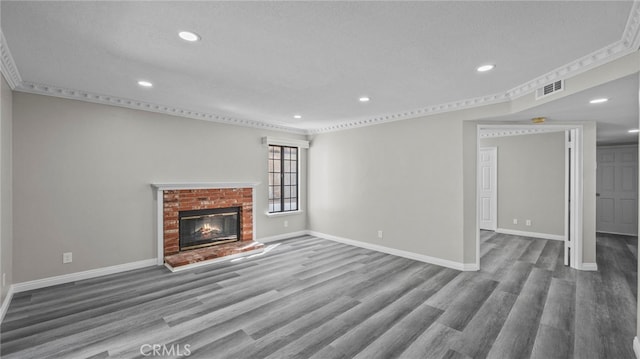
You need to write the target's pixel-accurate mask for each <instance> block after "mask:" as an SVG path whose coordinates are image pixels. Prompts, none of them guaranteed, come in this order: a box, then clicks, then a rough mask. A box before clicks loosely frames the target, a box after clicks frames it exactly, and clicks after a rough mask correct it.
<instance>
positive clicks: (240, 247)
mask: <svg viewBox="0 0 640 359" xmlns="http://www.w3.org/2000/svg"><path fill="white" fill-rule="evenodd" d="M263 247H264V244H262V243H260V242H256V241H241V242H234V243H225V244H220V245H216V246H211V247H206V248H199V249H193V250H189V251H183V252H180V253H177V254H172V255H169V256H166V257H164V262H165V263H166V264H168V265H169V266H171V267H172V268H177V267H180V266H184V265H188V264H193V263H198V262H203V261H208V260H211V259H216V258H220V257H225V256H230V255H233V254H239V253H243V252H248V251H253V250H256V249H261V248H263Z"/></svg>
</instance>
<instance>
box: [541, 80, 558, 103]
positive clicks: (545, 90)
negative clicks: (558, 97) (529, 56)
mask: <svg viewBox="0 0 640 359" xmlns="http://www.w3.org/2000/svg"><path fill="white" fill-rule="evenodd" d="M562 90H564V81H562V80H558V81H556V82H552V83H550V84H547V85H545V86H543V87H540V88H539V89H537V90H536V100H538V99H541V98H543V97H546V96H549V95H551V94H552V93H556V92H559V91H562Z"/></svg>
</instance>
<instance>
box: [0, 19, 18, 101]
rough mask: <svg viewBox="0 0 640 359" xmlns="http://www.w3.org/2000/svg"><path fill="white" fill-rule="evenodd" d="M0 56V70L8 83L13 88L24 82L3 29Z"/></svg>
mask: <svg viewBox="0 0 640 359" xmlns="http://www.w3.org/2000/svg"><path fill="white" fill-rule="evenodd" d="M0 56H1V62H0V71H2V75H4V78H5V79H6V80H7V83H9V87H11V89H12V90H13V89H15V88H16V87H17V86H18V85H19V84H20V83H22V77H20V73H19V72H18V67H17V66H16V63H15V61H14V60H13V56H12V55H11V51H9V46H7V40H6V39H5V38H4V33H3V32H2V29H0Z"/></svg>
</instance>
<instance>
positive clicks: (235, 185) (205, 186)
mask: <svg viewBox="0 0 640 359" xmlns="http://www.w3.org/2000/svg"><path fill="white" fill-rule="evenodd" d="M259 184H260V182H184V183H152V184H151V187H152V188H153V189H154V190H155V192H156V201H157V223H156V225H157V227H156V228H157V233H156V237H157V256H158V258H157V260H158V261H157V263H158V265H163V264H164V258H165V252H164V246H165V243H164V223H163V221H164V195H165V193H166V191H183V190H213V189H223V190H224V189H227V190H228V189H243V188H244V189H248V188H251V191H252V202H253V203H252V205H251V204H250V205H249V208H251V209H252V210H253V212H254V213H255V210H254V209H255V205H256V203H255V200H256V196H255V190H256V187H257V186H258V185H259ZM251 221H252V225H251V229H250V230H251V236H252V237H253V240H255V233H256V232H255V215H252V220H251ZM249 223H251V222H249Z"/></svg>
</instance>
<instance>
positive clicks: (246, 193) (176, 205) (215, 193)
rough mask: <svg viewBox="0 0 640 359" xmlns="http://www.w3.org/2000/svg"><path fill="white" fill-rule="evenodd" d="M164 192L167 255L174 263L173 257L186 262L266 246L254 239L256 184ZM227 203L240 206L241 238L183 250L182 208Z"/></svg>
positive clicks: (213, 207) (199, 207)
mask: <svg viewBox="0 0 640 359" xmlns="http://www.w3.org/2000/svg"><path fill="white" fill-rule="evenodd" d="M162 196H163V227H162V228H163V241H164V259H165V262H167V263H168V264H170V265H171V266H174V265H173V264H171V263H169V261H172V262H173V263H174V264H176V265H183V264H179V263H184V264H189V263H194V262H197V261H203V260H208V259H212V258H217V257H221V256H226V255H230V254H235V253H238V252H242V251H246V250H254V249H258V248H260V247H262V245H261V244H260V243H258V242H253V189H252V188H211V189H175V190H174V189H170V190H164V191H162ZM227 207H240V226H241V227H240V233H238V236H239V242H235V243H228V244H223V245H217V246H212V247H207V248H199V249H194V250H189V251H183V252H180V244H179V229H178V212H180V211H190V210H199V209H215V208H227ZM251 242H253V244H251ZM258 245H260V246H258ZM217 247H219V248H217ZM246 248H250V249H246ZM242 249H244V250H242ZM169 256H175V257H171V258H170V257H169Z"/></svg>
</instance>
